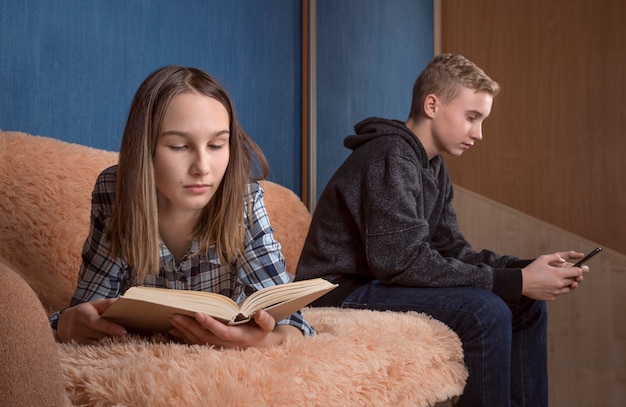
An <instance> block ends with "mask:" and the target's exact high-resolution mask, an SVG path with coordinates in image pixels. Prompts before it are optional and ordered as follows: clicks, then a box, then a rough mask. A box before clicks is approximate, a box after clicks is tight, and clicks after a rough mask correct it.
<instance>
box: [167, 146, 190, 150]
mask: <svg viewBox="0 0 626 407" xmlns="http://www.w3.org/2000/svg"><path fill="white" fill-rule="evenodd" d="M169 147H170V149H171V150H174V151H181V150H184V149H185V148H187V146H169Z"/></svg>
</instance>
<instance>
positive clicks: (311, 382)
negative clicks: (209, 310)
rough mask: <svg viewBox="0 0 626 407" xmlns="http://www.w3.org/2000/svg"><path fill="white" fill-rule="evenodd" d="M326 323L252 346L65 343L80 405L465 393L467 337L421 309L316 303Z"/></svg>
mask: <svg viewBox="0 0 626 407" xmlns="http://www.w3.org/2000/svg"><path fill="white" fill-rule="evenodd" d="M304 314H305V317H306V318H307V319H308V320H310V321H311V322H312V323H313V324H314V325H315V326H316V327H317V329H318V330H319V331H320V334H319V335H318V336H317V337H315V338H311V337H301V338H296V339H293V340H290V341H289V342H287V343H286V344H284V345H283V346H277V347H272V348H269V349H248V350H245V351H236V350H223V349H221V350H218V349H212V348H209V347H206V346H186V345H178V344H171V343H163V342H162V341H159V339H160V338H154V342H153V343H149V342H146V341H145V340H141V339H137V338H131V339H129V340H123V341H106V342H105V343H104V344H102V345H97V346H80V347H79V346H74V345H60V350H61V360H62V362H63V366H64V374H65V375H66V382H67V383H71V384H72V385H71V386H68V392H69V393H70V396H71V398H72V400H73V401H74V402H75V403H77V404H80V405H102V406H104V405H128V406H140V405H141V406H168V405H176V406H231V407H236V406H241V407H248V406H272V407H283V406H284V407H298V406H302V407H306V406H342V407H348V406H354V407H362V406H429V405H433V404H435V402H436V401H441V400H445V399H446V398H448V397H453V396H455V395H458V394H459V390H460V389H461V388H462V383H464V381H465V379H466V373H465V369H464V368H463V365H462V363H460V362H459V361H460V359H461V358H462V355H461V353H460V343H459V341H458V337H457V336H456V335H454V334H453V333H452V332H451V331H450V330H449V329H448V328H447V327H446V326H445V325H444V324H442V323H440V322H438V321H434V320H431V319H429V318H427V317H425V316H424V315H422V314H417V313H405V314H400V313H391V312H375V311H367V310H360V311H357V310H345V309H335V308H316V309H306V310H304Z"/></svg>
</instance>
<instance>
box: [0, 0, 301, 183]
mask: <svg viewBox="0 0 626 407" xmlns="http://www.w3.org/2000/svg"><path fill="white" fill-rule="evenodd" d="M300 21H301V6H300V2H299V1H294V0H263V1H257V0H237V1H223V0H180V1H169V0H143V1H142V0H94V1H84V0H57V1H37V0H4V1H2V2H1V3H0V50H2V56H1V57H0V129H2V130H4V131H10V130H15V131H23V132H27V133H31V134H36V135H43V136H49V137H54V138H58V139H62V140H66V141H69V142H74V143H79V144H85V145H89V146H93V147H98V148H102V149H107V150H113V151H117V150H118V149H119V144H120V141H121V135H122V131H123V128H124V122H125V120H126V115H127V113H128V107H129V105H130V102H131V99H132V96H133V94H134V92H135V90H136V89H137V87H138V86H139V84H140V83H141V81H142V80H143V79H144V78H145V77H146V76H147V75H148V74H149V73H150V72H152V71H153V70H155V69H157V68H158V67H160V66H163V65H166V64H181V65H188V66H196V67H199V68H202V69H204V70H206V71H208V72H209V73H211V74H213V75H214V76H215V77H216V78H217V79H218V80H220V81H221V82H222V83H223V84H224V85H225V87H226V88H227V90H228V91H229V92H230V94H231V96H232V98H233V100H234V103H235V107H236V109H237V113H238V115H239V119H240V121H241V122H242V125H243V127H244V128H245V129H246V130H247V132H248V133H249V134H250V135H251V136H252V137H253V138H254V139H255V140H256V141H257V142H258V143H259V145H260V146H261V148H262V149H263V150H264V152H265V153H266V155H267V157H268V159H269V161H270V166H271V171H272V172H271V175H270V179H272V180H274V181H277V182H279V183H281V184H283V185H285V186H287V187H289V188H291V189H293V190H294V191H296V192H297V193H299V191H300V188H301V179H300V177H301V175H300V161H301V141H300V134H301V124H300V123H301V84H300V83H301V23H300Z"/></svg>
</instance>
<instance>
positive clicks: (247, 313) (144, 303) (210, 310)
mask: <svg viewBox="0 0 626 407" xmlns="http://www.w3.org/2000/svg"><path fill="white" fill-rule="evenodd" d="M335 287H337V284H332V283H330V282H328V281H326V280H324V279H321V278H315V279H311V280H302V281H297V282H292V283H286V284H277V285H274V286H271V287H266V288H264V289H262V290H259V291H256V292H254V293H253V294H251V295H250V296H249V297H248V298H246V300H245V301H244V302H243V303H242V304H241V306H238V305H237V303H236V302H235V301H233V300H232V299H230V298H229V297H226V296H225V295H221V294H217V293H211V292H204V291H192V290H172V289H168V288H154V287H131V288H129V289H128V290H127V291H126V292H125V293H124V295H123V296H121V297H119V298H118V299H117V301H115V302H114V303H113V304H112V305H111V306H110V307H109V308H108V309H107V310H106V311H105V312H104V313H103V314H102V317H103V318H106V319H108V320H110V321H113V322H116V323H118V324H120V325H123V326H124V327H126V328H128V329H130V330H131V331H136V332H142V333H150V332H166V331H168V330H169V329H171V327H172V325H171V324H170V318H171V317H172V316H173V315H174V314H182V315H188V316H190V317H193V316H194V315H195V313H196V312H202V313H205V314H207V315H210V316H212V317H213V318H215V319H218V320H220V321H222V322H224V323H226V324H229V325H237V324H243V323H246V322H248V321H250V320H251V319H252V317H253V316H254V314H255V312H257V311H259V310H265V311H267V312H268V313H269V314H270V315H272V316H273V317H274V319H275V320H276V322H278V321H280V320H282V319H285V318H287V317H288V316H290V315H291V314H293V313H294V312H296V311H298V310H299V309H300V308H302V307H305V306H306V305H308V304H310V303H311V302H313V301H315V300H316V299H318V298H319V297H321V296H322V295H324V294H326V293H327V292H329V291H331V290H332V289H334V288H335Z"/></svg>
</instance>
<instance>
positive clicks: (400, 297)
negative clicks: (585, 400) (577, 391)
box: [296, 54, 589, 407]
mask: <svg viewBox="0 0 626 407" xmlns="http://www.w3.org/2000/svg"><path fill="white" fill-rule="evenodd" d="M499 90H500V87H499V85H498V84H497V83H496V82H495V81H493V80H492V79H490V78H489V77H488V76H487V75H486V74H485V73H484V72H483V71H482V70H481V69H480V68H478V67H477V66H476V65H475V64H473V63H472V62H470V61H468V60H467V59H466V58H464V57H462V56H460V55H453V54H444V55H439V56H437V57H435V58H434V59H433V60H432V61H431V62H430V63H429V64H428V66H427V67H426V68H425V69H424V71H423V72H422V73H421V74H420V76H419V77H418V78H417V80H416V82H415V85H414V88H413V101H412V106H411V110H410V114H409V118H408V120H407V121H406V122H401V121H396V120H387V119H381V118H369V119H366V120H363V121H362V122H360V123H358V124H357V125H356V126H355V131H356V134H355V135H352V136H349V137H347V138H346V139H345V141H344V145H345V146H346V147H347V148H349V149H351V150H353V151H352V153H351V155H350V156H349V157H348V158H347V159H346V161H345V162H344V163H343V164H342V165H341V167H340V168H339V169H338V170H337V172H336V173H335V174H334V175H333V177H332V178H331V180H330V181H329V183H328V185H327V186H326V188H325V190H324V192H323V193H322V195H321V197H320V200H319V202H318V204H317V207H316V209H315V212H314V215H313V220H312V224H311V228H310V231H309V234H308V236H307V240H306V243H305V245H304V249H303V251H302V255H301V257H300V262H299V264H298V268H297V272H296V275H297V279H308V278H313V277H324V278H326V279H328V280H330V281H333V282H335V283H338V284H339V287H338V288H337V289H335V290H334V291H333V292H331V293H329V294H328V295H326V296H324V297H323V298H322V299H321V300H318V301H317V302H316V303H315V304H314V305H318V306H339V307H348V308H366V309H373V310H393V311H401V312H402V311H418V312H424V313H426V314H429V315H432V316H433V317H434V318H436V319H438V320H440V321H443V322H444V323H446V324H447V325H448V326H450V327H451V328H452V329H453V330H454V331H455V332H457V334H458V335H459V337H460V338H461V341H462V343H463V348H464V352H465V363H466V365H467V367H468V369H469V379H468V382H467V385H466V388H465V391H464V394H463V396H462V397H461V400H460V403H459V405H461V406H483V407H487V406H497V407H503V406H510V405H525V406H547V405H548V383H547V349H546V348H547V345H546V327H547V315H546V306H545V303H544V301H552V300H554V299H556V298H557V297H558V296H560V295H563V294H567V293H569V292H571V291H573V290H575V289H576V288H577V287H578V285H579V284H580V282H581V281H582V279H583V277H582V275H583V273H584V272H587V271H589V268H588V267H587V266H581V267H580V268H579V267H573V265H572V263H571V262H570V261H573V260H575V259H579V258H581V257H582V256H583V254H582V253H578V252H575V251H563V252H557V253H551V254H545V255H542V256H539V257H537V259H535V260H520V259H518V258H516V257H513V256H502V255H498V254H496V253H494V252H492V251H488V250H483V251H481V252H475V251H473V250H472V248H471V246H470V244H469V243H468V242H467V241H466V240H465V238H464V237H463V236H462V234H461V232H460V231H459V228H458V224H457V221H456V215H455V212H454V209H453V207H452V196H453V189H452V183H451V181H450V177H449V175H448V171H447V169H446V166H445V163H444V161H443V159H442V157H441V153H448V154H450V155H452V156H460V155H462V154H463V152H465V151H466V150H467V149H469V148H470V147H472V146H473V145H474V144H475V143H476V142H478V141H480V140H481V139H482V136H483V135H482V123H483V121H484V120H485V119H486V118H487V117H488V116H489V113H490V112H491V106H492V103H493V98H494V97H495V96H496V95H497V94H498V92H499ZM419 346H420V344H419V343H416V344H415V347H416V349H419Z"/></svg>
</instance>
